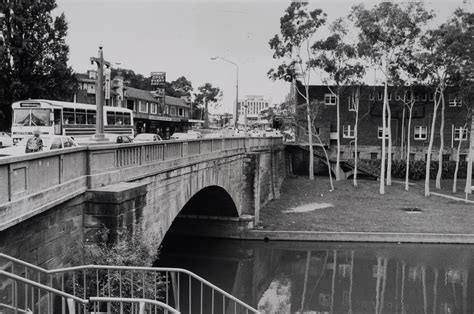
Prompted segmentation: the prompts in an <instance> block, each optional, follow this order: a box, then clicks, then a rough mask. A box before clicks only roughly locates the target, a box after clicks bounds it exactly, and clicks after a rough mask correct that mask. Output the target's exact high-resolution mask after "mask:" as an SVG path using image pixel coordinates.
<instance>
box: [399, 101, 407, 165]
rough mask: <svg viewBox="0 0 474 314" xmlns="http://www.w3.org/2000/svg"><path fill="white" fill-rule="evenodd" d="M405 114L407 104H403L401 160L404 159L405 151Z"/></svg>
mask: <svg viewBox="0 0 474 314" xmlns="http://www.w3.org/2000/svg"><path fill="white" fill-rule="evenodd" d="M405 116H406V108H405V105H403V110H402V137H401V142H400V160H402V159H403V156H404V153H405Z"/></svg>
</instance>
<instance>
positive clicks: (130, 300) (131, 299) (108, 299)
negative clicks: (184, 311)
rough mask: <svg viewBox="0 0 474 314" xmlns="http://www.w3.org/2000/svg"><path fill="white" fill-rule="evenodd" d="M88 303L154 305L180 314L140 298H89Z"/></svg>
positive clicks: (163, 304) (157, 302)
mask: <svg viewBox="0 0 474 314" xmlns="http://www.w3.org/2000/svg"><path fill="white" fill-rule="evenodd" d="M89 301H90V302H92V303H93V302H122V303H145V304H150V305H156V306H160V307H162V308H163V309H164V310H167V311H169V312H170V313H174V314H180V313H181V312H179V311H178V310H176V309H174V308H172V307H171V306H169V305H168V304H165V303H163V302H160V301H155V300H150V299H141V298H120V297H90V298H89Z"/></svg>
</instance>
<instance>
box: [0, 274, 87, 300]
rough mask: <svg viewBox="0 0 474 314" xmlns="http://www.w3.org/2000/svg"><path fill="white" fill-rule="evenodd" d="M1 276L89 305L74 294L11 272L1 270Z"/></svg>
mask: <svg viewBox="0 0 474 314" xmlns="http://www.w3.org/2000/svg"><path fill="white" fill-rule="evenodd" d="M0 276H5V277H8V278H10V279H13V280H15V281H20V282H23V283H25V284H27V285H30V286H33V287H36V288H39V289H42V290H45V291H48V292H50V293H54V294H57V295H59V296H61V297H63V298H67V299H71V300H74V301H77V302H79V303H81V304H88V303H89V301H88V300H84V299H81V298H79V297H76V296H74V295H72V294H69V293H66V292H63V291H61V290H57V289H55V288H52V287H50V286H47V285H43V284H41V283H39V282H36V281H33V280H30V279H27V278H25V277H21V276H18V275H15V274H12V273H10V272H7V271H4V270H0Z"/></svg>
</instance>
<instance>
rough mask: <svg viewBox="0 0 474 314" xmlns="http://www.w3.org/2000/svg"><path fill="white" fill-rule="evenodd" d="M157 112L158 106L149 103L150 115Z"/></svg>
mask: <svg viewBox="0 0 474 314" xmlns="http://www.w3.org/2000/svg"><path fill="white" fill-rule="evenodd" d="M157 112H158V104H155V103H151V104H150V113H152V114H156V113H157Z"/></svg>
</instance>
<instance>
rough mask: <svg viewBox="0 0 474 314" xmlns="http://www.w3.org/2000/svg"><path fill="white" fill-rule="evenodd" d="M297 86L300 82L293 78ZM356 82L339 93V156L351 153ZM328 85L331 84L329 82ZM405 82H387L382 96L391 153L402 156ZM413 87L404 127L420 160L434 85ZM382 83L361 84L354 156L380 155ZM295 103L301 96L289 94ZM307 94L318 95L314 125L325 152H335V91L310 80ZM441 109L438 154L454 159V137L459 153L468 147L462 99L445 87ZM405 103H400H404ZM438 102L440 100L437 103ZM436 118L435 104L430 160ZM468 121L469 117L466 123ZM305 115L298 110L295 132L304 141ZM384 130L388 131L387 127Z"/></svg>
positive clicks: (314, 97) (463, 153)
mask: <svg viewBox="0 0 474 314" xmlns="http://www.w3.org/2000/svg"><path fill="white" fill-rule="evenodd" d="M296 84H297V87H298V88H300V90H303V89H304V87H303V85H301V83H300V82H297V83H296ZM355 88H356V87H353V86H346V87H344V88H343V89H342V93H341V96H340V136H339V138H340V143H341V158H342V159H351V158H353V157H354V122H355V107H354V98H353V97H352V94H353V91H354V90H355ZM332 89H333V90H334V88H332ZM408 89H409V87H404V88H395V87H389V93H388V99H389V101H390V108H391V131H392V145H393V154H394V157H395V158H399V157H401V156H402V155H403V156H404V155H405V154H406V152H404V151H403V147H406V144H404V143H405V142H406V134H407V131H408V130H407V125H408V110H407V109H406V107H405V106H404V105H403V95H406V93H407V92H408ZM414 90H415V105H414V108H413V112H412V122H411V130H410V141H411V145H410V146H411V150H410V154H411V159H412V160H425V159H426V155H427V154H426V153H427V149H428V143H429V138H430V133H431V132H432V130H431V120H432V116H433V101H434V100H433V98H434V90H433V89H432V88H430V87H429V86H417V87H414ZM383 93H384V87H383V86H361V87H360V98H359V99H360V101H359V117H360V118H359V126H358V156H359V158H362V159H380V158H381V151H382V147H381V144H382V136H384V135H383V134H384V132H383V128H382V108H383V107H382V106H383V103H382V101H383ZM293 97H294V98H293V99H294V100H296V101H295V108H296V109H295V110H297V105H296V104H303V103H305V100H304V99H303V98H302V97H301V96H300V95H299V94H298V93H294V94H293ZM309 97H310V100H311V101H313V100H318V101H319V102H320V103H321V106H322V108H320V111H319V112H320V113H319V115H318V117H316V119H315V122H314V125H315V128H316V133H317V134H318V135H319V137H320V139H321V141H322V144H323V145H325V146H326V147H328V148H329V149H328V151H329V152H330V155H331V156H330V157H331V158H335V157H336V153H337V150H336V141H337V137H338V132H337V127H336V126H337V124H336V123H337V122H336V96H335V95H333V94H331V92H330V90H329V88H328V87H327V86H325V85H314V86H310V88H309ZM445 99H446V109H445V123H444V150H443V155H442V158H443V160H444V161H449V160H454V159H455V155H456V150H457V147H458V143H459V141H460V140H461V139H462V140H463V145H462V147H461V155H460V159H461V160H465V158H466V156H467V154H468V152H469V141H468V137H469V134H468V132H467V129H465V128H464V124H465V122H466V121H467V120H468V121H470V117H467V114H468V110H467V106H465V104H464V103H463V101H462V99H461V98H460V97H459V96H458V95H457V94H456V93H455V91H453V90H452V89H451V90H450V89H448V90H447V91H446V93H445ZM404 107H405V109H404ZM440 108H441V106H440ZM440 122H441V114H440V109H439V111H438V114H437V120H436V129H435V130H434V132H435V133H434V143H433V154H432V160H437V159H438V151H439V146H440V135H439V126H440ZM468 125H470V123H469V124H468ZM306 126H307V122H306V116H305V115H301V119H300V120H299V121H297V128H296V137H297V139H298V140H300V141H307V138H308V133H307V128H306ZM387 133H388V132H387Z"/></svg>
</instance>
